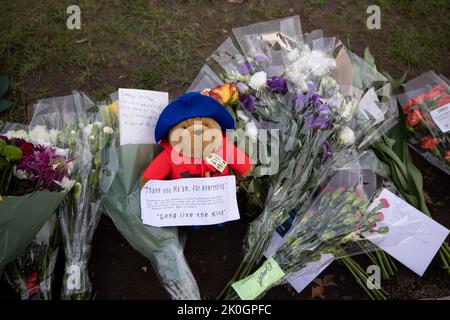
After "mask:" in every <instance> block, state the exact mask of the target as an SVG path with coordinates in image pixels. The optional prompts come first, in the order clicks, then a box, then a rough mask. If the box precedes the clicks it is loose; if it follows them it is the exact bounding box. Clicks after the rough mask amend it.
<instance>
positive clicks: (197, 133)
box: [194, 129, 203, 136]
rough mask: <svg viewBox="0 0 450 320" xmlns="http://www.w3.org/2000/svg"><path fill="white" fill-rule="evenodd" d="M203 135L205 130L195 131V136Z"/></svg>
mask: <svg viewBox="0 0 450 320" xmlns="http://www.w3.org/2000/svg"><path fill="white" fill-rule="evenodd" d="M202 133H203V130H202V129H196V130H194V134H195V135H196V136H201V135H202Z"/></svg>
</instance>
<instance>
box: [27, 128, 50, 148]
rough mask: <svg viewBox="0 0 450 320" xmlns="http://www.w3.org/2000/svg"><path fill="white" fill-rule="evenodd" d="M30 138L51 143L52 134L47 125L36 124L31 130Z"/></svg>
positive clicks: (47, 143) (43, 142) (35, 141)
mask: <svg viewBox="0 0 450 320" xmlns="http://www.w3.org/2000/svg"><path fill="white" fill-rule="evenodd" d="M30 140H31V141H32V142H33V143H38V144H43V145H49V144H50V135H49V133H48V131H47V128H46V127H45V126H35V127H34V128H33V129H31V130H30Z"/></svg>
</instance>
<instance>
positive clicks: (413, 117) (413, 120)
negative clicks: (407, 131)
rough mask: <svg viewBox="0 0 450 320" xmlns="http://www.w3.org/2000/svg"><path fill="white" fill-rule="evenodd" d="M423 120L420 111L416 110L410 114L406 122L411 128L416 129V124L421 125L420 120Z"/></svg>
mask: <svg viewBox="0 0 450 320" xmlns="http://www.w3.org/2000/svg"><path fill="white" fill-rule="evenodd" d="M422 118H423V116H422V113H421V112H420V111H419V110H417V109H415V110H412V111H411V112H410V113H408V116H407V117H406V122H407V123H408V124H409V125H410V126H412V127H414V126H415V125H416V124H418V123H419V121H420V119H422Z"/></svg>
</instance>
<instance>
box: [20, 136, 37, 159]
mask: <svg viewBox="0 0 450 320" xmlns="http://www.w3.org/2000/svg"><path fill="white" fill-rule="evenodd" d="M18 147H19V148H20V150H22V154H23V155H24V156H30V155H32V154H33V150H34V146H33V144H32V143H29V142H26V141H25V140H22V141H20V143H19V145H18Z"/></svg>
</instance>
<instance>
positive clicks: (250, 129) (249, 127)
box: [245, 120, 258, 142]
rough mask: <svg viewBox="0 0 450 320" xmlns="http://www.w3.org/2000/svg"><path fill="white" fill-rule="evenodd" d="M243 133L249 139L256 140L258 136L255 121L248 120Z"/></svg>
mask: <svg viewBox="0 0 450 320" xmlns="http://www.w3.org/2000/svg"><path fill="white" fill-rule="evenodd" d="M245 133H246V135H247V136H248V137H249V138H250V140H251V141H253V142H256V140H257V137H258V127H257V126H256V124H255V121H253V120H252V121H249V122H247V124H246V125H245Z"/></svg>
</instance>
